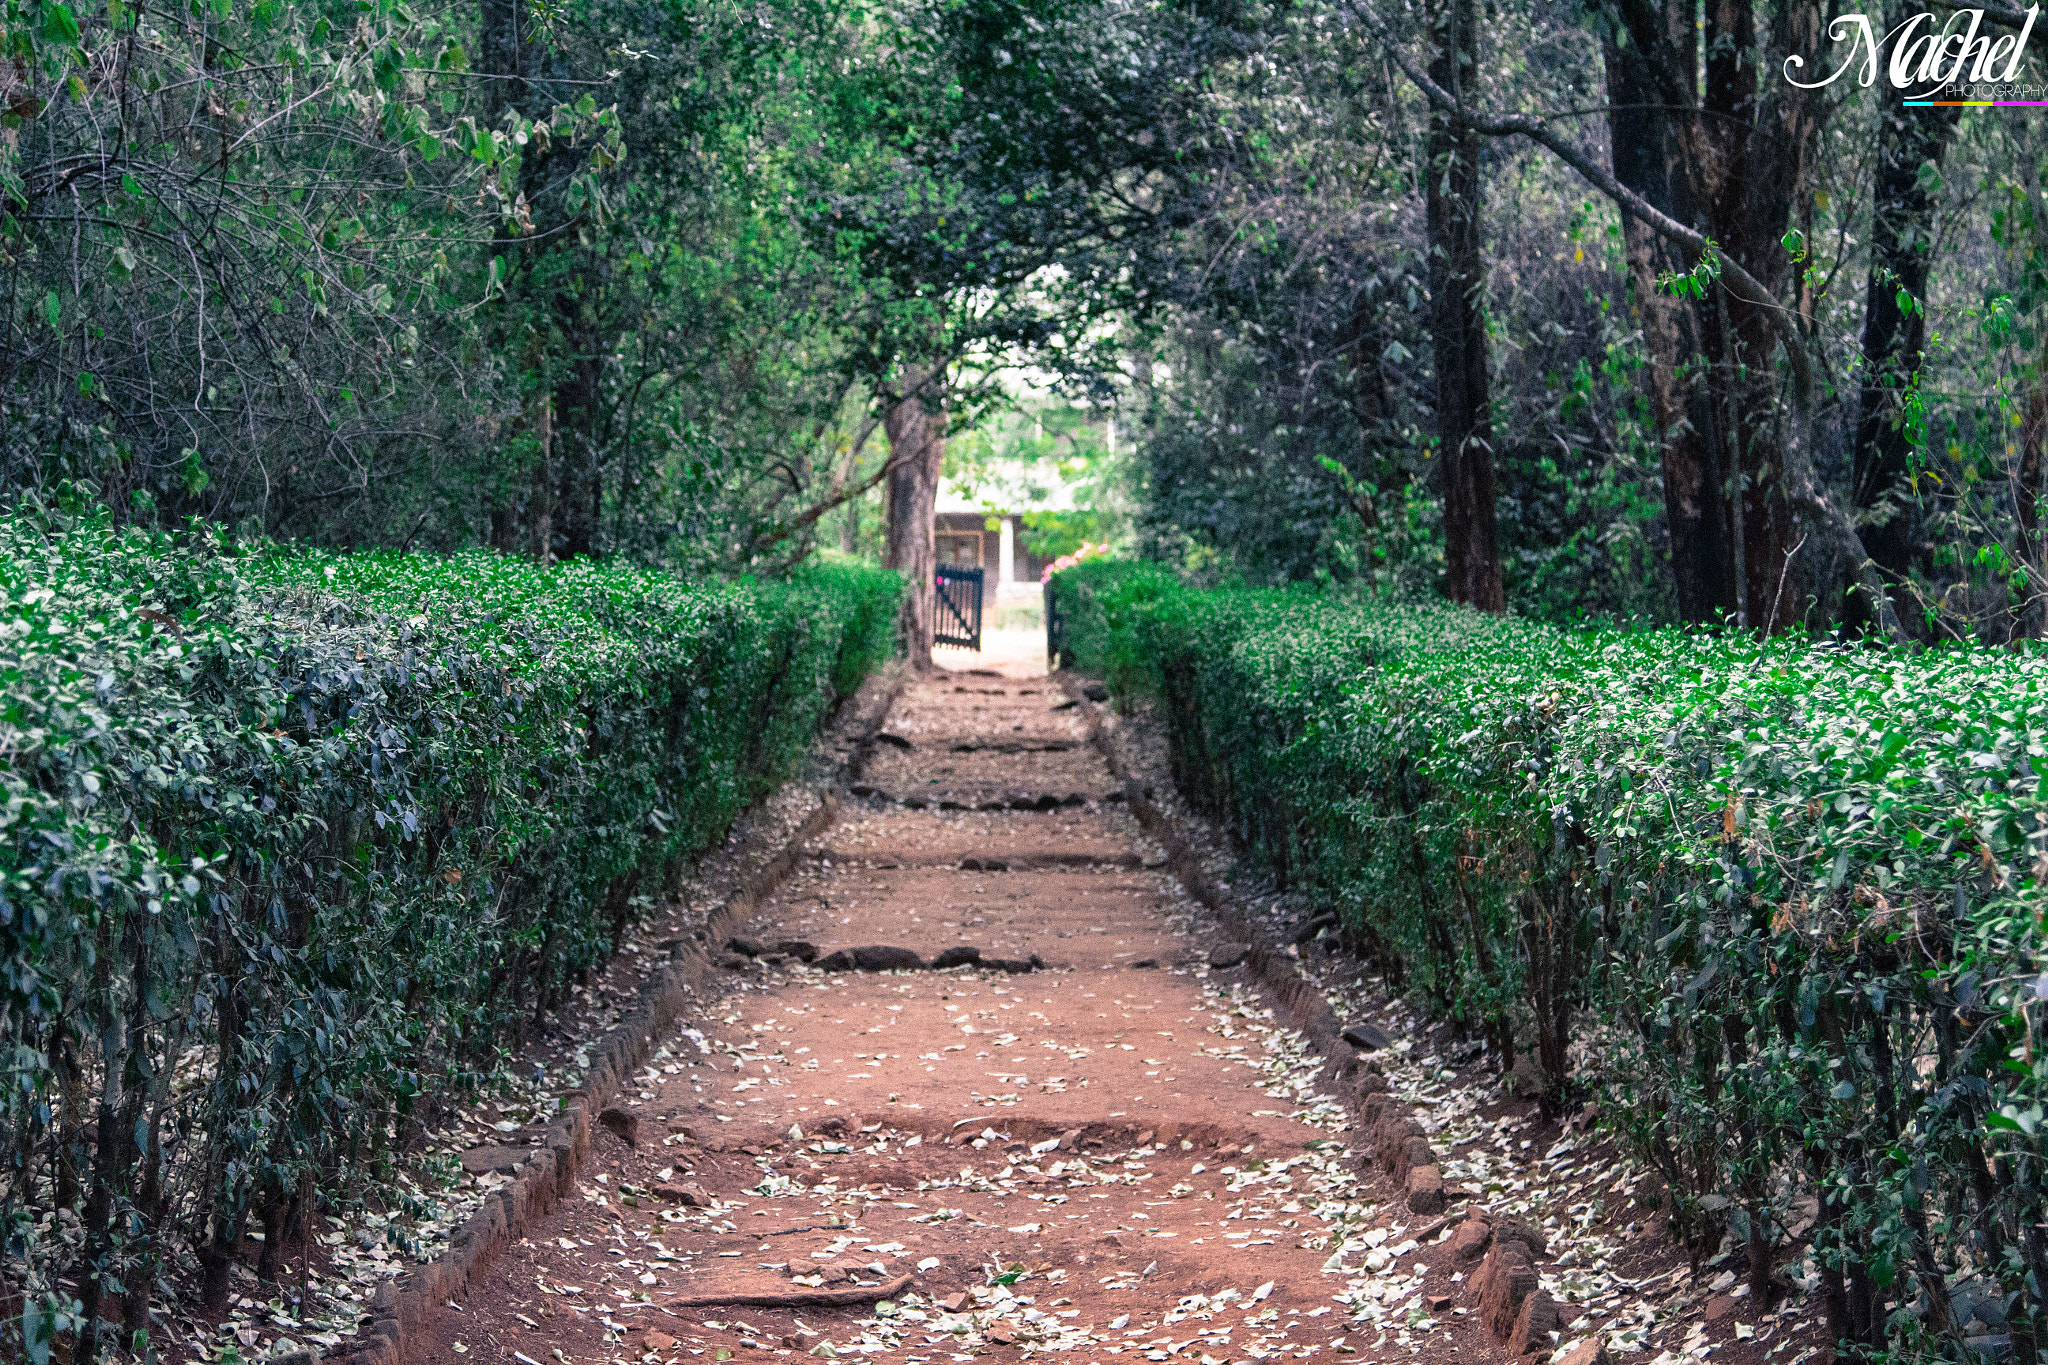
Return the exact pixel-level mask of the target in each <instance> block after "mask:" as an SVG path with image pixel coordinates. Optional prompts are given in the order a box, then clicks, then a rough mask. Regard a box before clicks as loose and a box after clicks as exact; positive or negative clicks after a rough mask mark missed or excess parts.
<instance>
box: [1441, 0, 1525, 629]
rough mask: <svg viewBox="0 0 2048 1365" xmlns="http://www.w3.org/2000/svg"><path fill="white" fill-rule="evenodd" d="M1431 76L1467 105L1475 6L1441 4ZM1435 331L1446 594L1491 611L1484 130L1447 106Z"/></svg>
mask: <svg viewBox="0 0 2048 1365" xmlns="http://www.w3.org/2000/svg"><path fill="white" fill-rule="evenodd" d="M1432 28H1433V41H1434V52H1433V54H1432V56H1431V59H1430V75H1431V77H1432V78H1433V79H1434V80H1435V81H1436V82H1437V83H1438V84H1439V85H1441V86H1443V87H1444V88H1445V89H1447V90H1449V91H1451V92H1452V93H1453V94H1455V95H1457V96H1458V97H1459V99H1460V101H1461V102H1462V101H1463V99H1464V92H1465V91H1466V90H1467V89H1468V88H1469V87H1470V86H1471V85H1472V84H1473V82H1472V76H1473V73H1474V72H1475V70H1476V68H1477V66H1478V61H1479V30H1478V22H1477V15H1476V14H1475V5H1474V0H1442V3H1441V8H1439V10H1438V11H1437V13H1436V15H1435V17H1434V20H1433V22H1432ZM1428 151H1429V166H1428V174H1427V190H1426V194H1425V198H1426V202H1427V207H1428V218H1429V224H1428V226H1429V293H1430V331H1431V333H1432V336H1431V341H1432V343H1433V350H1434V358H1435V362H1436V429H1437V453H1438V457H1439V458H1440V460H1441V461H1442V471H1443V473H1442V477H1443V496H1444V566H1445V570H1446V577H1447V580H1448V581H1447V583H1446V585H1445V586H1446V593H1447V595H1448V596H1449V597H1450V599H1451V600H1452V601H1454V602H1467V603H1470V604H1471V605H1473V606H1475V607H1478V608H1479V609H1480V610H1482V611H1502V610H1505V608H1506V599H1505V595H1504V594H1503V592H1502V588H1501V576H1500V549H1499V544H1498V538H1497V535H1496V532H1495V526H1494V485H1493V412H1492V399H1491V395H1490V394H1489V392H1488V384H1487V369H1486V367H1487V347H1486V315H1485V309H1484V307H1483V300H1482V297H1481V295H1482V292H1483V291H1484V289H1485V286H1486V270H1485V265H1484V262H1483V260H1482V250H1483V246H1484V243H1483V242H1482V240H1481V234H1480V227H1481V220H1480V213H1481V205H1480V196H1479V133H1478V132H1477V130H1475V129H1473V128H1470V127H1461V126H1459V125H1458V124H1456V123H1454V122H1452V120H1451V119H1450V117H1449V116H1448V115H1446V114H1445V113H1443V112H1442V111H1440V110H1432V111H1431V114H1430V120H1429V143H1428Z"/></svg>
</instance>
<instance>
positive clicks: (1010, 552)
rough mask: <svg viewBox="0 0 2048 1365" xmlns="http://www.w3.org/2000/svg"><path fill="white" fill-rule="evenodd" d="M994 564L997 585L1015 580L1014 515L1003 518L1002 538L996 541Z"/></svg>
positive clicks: (1015, 532)
mask: <svg viewBox="0 0 2048 1365" xmlns="http://www.w3.org/2000/svg"><path fill="white" fill-rule="evenodd" d="M996 566H997V567H996V582H997V584H998V585H1000V584H1003V583H1014V582H1016V581H1017V519H1016V518H1015V517H1004V518H1003V533H1002V539H1001V540H1000V541H998V542H997V550H996Z"/></svg>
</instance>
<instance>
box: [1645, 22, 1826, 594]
mask: <svg viewBox="0 0 2048 1365" xmlns="http://www.w3.org/2000/svg"><path fill="white" fill-rule="evenodd" d="M1767 13H1768V14H1769V16H1770V20H1771V28H1770V30H1769V32H1768V41H1765V36H1764V35H1760V34H1759V31H1758V28H1757V22H1756V20H1757V9H1756V7H1755V0H1704V4H1703V5H1702V6H1701V7H1700V8H1699V9H1697V10H1695V8H1694V7H1693V6H1692V5H1690V4H1687V3H1682V2H1681V0H1614V11H1613V14H1614V18H1615V21H1616V22H1617V24H1618V25H1619V28H1620V30H1621V31H1622V32H1625V33H1626V36H1627V42H1626V46H1628V47H1630V48H1633V49H1635V51H1636V53H1637V57H1638V62H1637V64H1636V65H1633V66H1631V65H1629V63H1628V61H1626V60H1623V61H1621V62H1616V63H1611V64H1610V78H1612V77H1613V76H1614V75H1616V74H1618V75H1620V76H1621V78H1622V83H1623V85H1624V86H1625V87H1626V86H1629V85H1630V84H1631V82H1632V81H1633V82H1634V83H1636V84H1638V85H1640V86H1641V87H1643V89H1642V90H1641V92H1640V95H1639V97H1640V98H1642V99H1643V100H1644V102H1645V103H1648V104H1650V105H1651V106H1653V107H1654V108H1657V109H1661V110H1666V111H1669V113H1668V115H1666V116H1665V117H1663V118H1662V119H1661V122H1662V137H1661V138H1660V139H1659V142H1660V143H1662V144H1663V145H1661V146H1658V147H1652V148H1648V149H1645V148H1643V147H1641V145H1640V143H1639V141H1638V140H1637V139H1636V138H1635V137H1634V136H1632V135H1631V136H1618V137H1617V141H1616V152H1615V156H1616V161H1615V166H1616V170H1617V172H1619V171H1620V170H1621V168H1622V166H1623V165H1624V164H1626V163H1627V162H1628V161H1629V159H1630V157H1631V156H1632V155H1633V156H1635V157H1637V158H1638V160H1639V159H1640V158H1641V157H1642V156H1644V155H1651V156H1661V158H1662V164H1663V166H1664V167H1665V174H1666V176H1668V178H1669V182H1670V183H1669V185H1668V186H1667V193H1668V195H1669V198H1670V202H1671V203H1672V205H1673V210H1672V211H1671V214H1672V216H1673V217H1677V218H1679V219H1680V220H1681V221H1684V222H1689V223H1692V224H1695V225H1697V228H1698V230H1699V231H1700V232H1701V233H1703V234H1704V235H1705V236H1706V237H1708V238H1710V239H1711V240H1712V241H1713V242H1714V243H1715V244H1716V246H1717V247H1718V249H1719V251H1720V252H1721V253H1722V256H1723V257H1724V258H1725V259H1729V260H1733V261H1735V262H1737V263H1739V264H1740V265H1741V266H1742V268H1743V269H1744V270H1745V271H1746V272H1747V273H1748V274H1749V275H1750V276H1751V277H1752V278H1753V279H1754V280H1755V281H1756V282H1757V283H1759V284H1760V285H1762V286H1763V288H1764V289H1765V290H1767V291H1773V292H1775V291H1777V290H1779V289H1781V288H1782V286H1783V282H1784V279H1785V272H1786V267H1787V264H1788V262H1789V257H1788V255H1787V252H1786V249H1785V246H1784V244H1783V242H1782V240H1781V239H1782V238H1783V236H1784V233H1785V228H1786V226H1787V224H1788V223H1790V222H1791V221H1792V210H1793V207H1794V206H1795V205H1796V204H1797V203H1799V202H1800V200H1801V197H1802V196H1803V194H1804V192H1805V186H1806V182H1807V179H1808V169H1809V166H1810V164H1811V161H1812V157H1813V152H1814V148H1815V146H1816V145H1817V142H1818V139H1819V132H1820V126H1821V119H1822V117H1823V116H1824V115H1825V112H1826V105H1825V102H1824V100H1823V99H1822V98H1821V97H1820V96H1819V95H1818V94H1817V92H1814V91H1806V90H1800V89H1798V88H1797V87H1795V86H1793V85H1791V84H1790V83H1788V82H1785V81H1783V80H1780V79H1779V78H1778V76H1777V75H1776V73H1777V72H1778V71H1780V70H1781V69H1782V63H1783V60H1784V57H1785V55H1786V54H1789V53H1801V54H1805V53H1811V52H1814V51H1817V50H1818V49H1819V47H1820V46H1821V42H1822V39H1821V34H1820V27H1821V19H1822V17H1823V16H1822V13H1821V9H1820V7H1819V6H1815V5H1810V4H1805V3H1792V2H1789V0H1788V3H1783V4H1780V5H1776V6H1774V7H1771V8H1770V9H1769V10H1768V11H1767ZM1702 57H1704V60H1702ZM1760 73H1771V74H1769V75H1768V78H1760ZM1617 102H1619V101H1617ZM1629 117H1631V116H1630V115H1626V114H1624V113H1621V112H1617V114H1616V115H1615V116H1614V121H1615V126H1616V127H1617V128H1618V129H1619V128H1621V127H1622V125H1623V123H1624V121H1625V119H1627V118H1629ZM1629 131H1630V133H1631V134H1633V133H1634V131H1635V130H1634V129H1633V128H1631V129H1630V130H1629ZM1631 174H1634V175H1637V176H1638V177H1645V176H1648V174H1649V173H1648V172H1647V171H1646V170H1645V169H1644V168H1643V167H1641V166H1640V165H1637V166H1636V167H1635V169H1634V170H1632V171H1631ZM1617 178H1619V175H1618V174H1617ZM1624 183H1626V182H1624ZM1652 207H1655V205H1654V204H1653V205H1652ZM1683 264H1687V265H1690V264H1691V262H1689V261H1688V262H1683ZM1713 289H1714V295H1713V297H1712V298H1711V299H1710V300H1709V301H1708V303H1707V304H1706V305H1705V306H1704V307H1700V308H1694V309H1690V310H1689V311H1690V313H1691V317H1692V321H1693V323H1694V331H1693V335H1692V337H1691V338H1690V341H1689V345H1690V346H1691V347H1692V348H1693V349H1694V351H1695V354H1696V355H1697V356H1698V357H1700V358H1703V359H1704V360H1705V361H1706V367H1705V370H1704V375H1703V378H1704V380H1705V388H1706V392H1705V393H1703V394H1702V395H1701V399H1700V401H1699V402H1698V403H1688V404H1687V405H1686V406H1687V412H1688V415H1689V418H1690V421H1691V423H1692V426H1693V428H1694V431H1693V439H1695V440H1696V441H1697V442H1698V448H1699V450H1700V452H1701V454H1702V456H1703V458H1700V459H1698V460H1681V461H1680V462H1679V467H1678V468H1677V470H1676V471H1675V472H1676V473H1677V474H1679V475H1680V476H1681V477H1680V478H1679V479H1677V480H1675V481H1674V482H1675V483H1676V485H1677V486H1676V487H1674V488H1672V489H1669V490H1667V494H1666V496H1667V499H1675V500H1676V501H1677V503H1678V505H1679V510H1680V512H1681V513H1684V512H1685V511H1686V510H1687V509H1686V507H1685V504H1684V497H1685V494H1686V492H1687V491H1688V490H1689V489H1696V490H1698V493H1699V496H1700V498H1701V499H1703V500H1704V502H1711V501H1712V500H1713V493H1712V491H1711V490H1710V487H1709V486H1710V485H1711V484H1712V483H1714V482H1719V484H1720V493H1719V496H1720V498H1721V499H1722V500H1723V502H1724V505H1725V516H1724V517H1723V518H1722V519H1721V529H1720V532H1719V534H1718V536H1717V535H1716V531H1715V529H1714V527H1713V525H1712V524H1710V523H1709V521H1708V512H1707V509H1706V507H1705V505H1704V502H1695V503H1694V505H1693V508H1692V510H1693V511H1696V512H1698V513H1699V516H1698V517H1697V518H1696V519H1695V520H1696V522H1697V523H1698V524H1697V525H1696V526H1694V527H1692V528H1690V529H1694V530H1696V531H1697V533H1698V534H1697V536H1696V537H1695V538H1694V539H1692V540H1691V541H1690V542H1689V543H1687V544H1686V545H1685V547H1684V548H1686V549H1687V550H1688V551H1689V554H1688V560H1689V562H1688V563H1684V564H1677V565H1675V566H1674V567H1675V568H1677V569H1678V571H1679V573H1680V574H1682V575H1684V576H1685V577H1684V578H1682V580H1681V581H1682V582H1689V584H1690V587H1689V588H1687V589H1686V590H1684V599H1683V600H1684V603H1685V609H1686V611H1687V613H1688V614H1689V615H1690V614H1692V613H1694V612H1698V613H1700V614H1701V615H1705V614H1707V613H1709V612H1711V611H1712V610H1713V609H1714V608H1716V607H1719V608H1721V609H1724V610H1725V609H1727V608H1728V607H1729V606H1730V605H1732V606H1733V609H1734V612H1735V615H1736V619H1737V620H1738V621H1742V622H1745V623H1746V624H1748V625H1750V626H1752V627H1757V628H1761V629H1765V630H1769V629H1774V628H1777V627H1779V626H1785V625H1790V624H1793V623H1794V622H1795V621H1797V620H1798V619H1799V618H1800V617H1801V616H1802V615H1803V614H1804V613H1803V607H1804V604H1805V603H1806V602H1808V601H1809V600H1813V601H1816V602H1818V603H1819V604H1820V605H1821V606H1822V609H1823V614H1824V615H1825V614H1827V613H1831V612H1832V611H1833V610H1834V609H1835V608H1836V606H1837V605H1838V603H1837V601H1836V600H1835V599H1834V596H1833V594H1834V592H1835V589H1836V588H1837V587H1839V586H1842V585H1844V584H1846V583H1849V582H1853V581H1854V580H1855V578H1856V576H1857V574H1858V573H1859V571H1860V567H1861V565H1860V556H1861V553H1862V547H1861V546H1860V545H1859V544H1855V543H1854V541H1855V537H1854V536H1853V534H1847V533H1844V532H1843V526H1844V525H1845V523H1844V522H1843V521H1842V519H1841V518H1840V516H1839V515H1838V514H1837V513H1836V511H1835V509H1833V508H1832V507H1831V506H1830V505H1829V503H1828V499H1827V497H1826V494H1825V490H1822V489H1820V488H1819V487H1818V485H1817V484H1816V482H1815V479H1814V477H1813V475H1812V467H1811V466H1812V458H1811V455H1810V453H1809V451H1808V433H1807V431H1806V430H1805V425H1806V423H1807V421H1808V420H1809V419H1810V414H1809V413H1808V411H1807V408H1808V406H1809V404H1808V402H1807V401H1806V399H1805V396H1804V393H1803V386H1801V385H1800V384H1798V382H1797V381H1796V380H1795V381H1794V392H1793V393H1791V394H1788V395H1780V394H1779V393H1778V392H1777V385H1776V378H1777V371H1776V366H1775V364H1774V362H1773V350H1774V348H1775V346H1776V345H1777V343H1778V333H1777V331H1776V329H1775V327H1774V325H1773V324H1774V322H1775V319H1776V313H1777V309H1776V308H1775V306H1772V305H1764V304H1760V303H1756V302H1751V301H1749V300H1747V299H1745V298H1744V297H1743V296H1742V295H1740V294H1738V293H1737V292H1735V291H1734V290H1731V289H1727V288H1725V287H1724V286H1721V285H1718V284H1717V285H1715V286H1713ZM1724 319H1725V322H1724ZM1652 344H1653V346H1660V347H1661V348H1668V350H1667V354H1670V353H1673V352H1675V351H1676V350H1678V349H1680V348H1681V347H1684V346H1686V345H1688V342H1687V341H1686V340H1685V339H1684V337H1683V331H1682V329H1679V330H1677V331H1676V332H1675V334H1674V335H1670V336H1666V337H1665V338H1664V339H1663V340H1662V341H1661V343H1660V342H1659V340H1658V338H1657V336H1656V334H1655V332H1654V330H1653V331H1652ZM1692 359H1694V356H1693V355H1687V356H1684V357H1680V358H1679V363H1683V362H1684V361H1686V360H1692ZM1802 359H1803V357H1802ZM1792 368H1793V369H1794V372H1795V374H1798V373H1804V372H1805V371H1804V369H1802V368H1801V367H1800V366H1797V365H1795V366H1793V367H1792ZM1788 397H1789V398H1790V399H1791V401H1782V400H1783V399H1785V398H1788ZM1674 410H1675V405H1673V404H1669V403H1667V405H1666V412H1667V413H1670V412H1672V411H1674ZM1660 415H1661V414H1660ZM1681 453H1683V452H1681ZM1717 463H1718V464H1719V465H1720V466H1721V468H1720V471H1719V472H1720V476H1721V477H1720V478H1719V479H1718V480H1715V479H1713V478H1711V477H1710V476H1709V474H1708V471H1709V470H1710V469H1712V468H1713V466H1714V465H1715V464H1717ZM1815 516H1818V517H1819V518H1820V524H1814V523H1811V522H1809V521H1808V520H1807V519H1808V518H1811V517H1815ZM1685 529H1688V528H1686V527H1685V526H1684V525H1683V524H1682V519H1681V520H1680V521H1679V522H1677V523H1675V524H1674V528H1673V548H1674V554H1676V553H1677V551H1678V550H1679V549H1680V547H1681V542H1680V540H1679V536H1680V533H1681V532H1682V531H1683V530H1685ZM1809 539H1811V540H1812V541H1814V542H1815V544H1814V545H1813V547H1812V548H1810V549H1805V550H1804V552H1803V553H1804V557H1803V559H1800V560H1799V561H1798V562H1797V563H1795V562H1794V559H1795V555H1798V554H1800V553H1801V552H1802V547H1805V546H1806V544H1807V542H1808V540H1809ZM1717 555H1718V556H1719V557H1721V563H1722V564H1723V565H1725V569H1724V571H1722V572H1719V573H1716V572H1713V571H1712V568H1711V563H1710V560H1711V558H1712V557H1715V556H1717ZM1845 558H1849V559H1856V560H1858V562H1857V563H1843V562H1839V561H1841V560H1843V559H1845Z"/></svg>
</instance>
